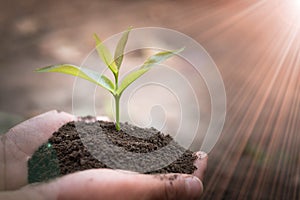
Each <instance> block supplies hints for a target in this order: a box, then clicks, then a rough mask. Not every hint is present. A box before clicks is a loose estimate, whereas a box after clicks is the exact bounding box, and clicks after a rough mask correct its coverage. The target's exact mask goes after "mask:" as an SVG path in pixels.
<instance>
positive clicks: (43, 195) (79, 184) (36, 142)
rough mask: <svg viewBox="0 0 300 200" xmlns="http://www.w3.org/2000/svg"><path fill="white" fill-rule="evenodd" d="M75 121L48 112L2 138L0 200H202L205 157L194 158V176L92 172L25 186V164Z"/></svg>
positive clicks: (71, 116)
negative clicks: (198, 198) (69, 123)
mask: <svg viewBox="0 0 300 200" xmlns="http://www.w3.org/2000/svg"><path fill="white" fill-rule="evenodd" d="M75 119H76V118H75V117H74V116H73V115H70V114H68V113H64V112H57V111H50V112H47V113H44V114H42V115H39V116H36V117H34V118H32V119H29V120H27V121H25V122H23V123H21V124H19V125H17V126H15V127H14V128H12V129H11V130H10V131H8V133H6V134H5V135H2V136H1V138H0V191H1V190H2V192H0V199H24V200H26V199H37V200H39V199H41V200H44V199H49V200H52V199H53V200H54V199H73V200H76V199H123V200H126V199H131V200H134V199H139V200H143V199H193V198H197V197H199V196H200V195H201V193H202V190H203V185H202V182H201V180H203V176H204V172H205V169H206V164H207V156H206V154H204V153H200V152H197V156H198V159H197V160H196V161H195V163H194V164H195V165H196V167H197V168H198V169H197V170H196V171H195V172H194V174H193V175H187V174H160V175H145V174H139V173H135V172H130V171H123V170H111V169H92V170H86V171H81V172H77V173H73V174H69V175H66V176H63V177H61V178H57V179H54V180H52V181H50V182H47V183H39V184H30V185H28V183H27V160H28V159H29V158H30V156H31V155H32V154H33V153H34V151H35V150H36V149H37V148H38V147H39V146H40V145H41V144H43V143H44V142H46V141H47V140H48V138H49V137H51V134H52V133H53V132H54V131H56V130H57V129H58V128H59V127H60V126H62V125H63V124H64V123H67V122H69V121H72V120H75Z"/></svg>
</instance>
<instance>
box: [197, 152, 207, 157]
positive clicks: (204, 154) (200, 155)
mask: <svg viewBox="0 0 300 200" xmlns="http://www.w3.org/2000/svg"><path fill="white" fill-rule="evenodd" d="M197 154H198V157H199V158H200V159H203V158H205V157H206V156H207V153H205V152H204V151H199V152H198V153H197Z"/></svg>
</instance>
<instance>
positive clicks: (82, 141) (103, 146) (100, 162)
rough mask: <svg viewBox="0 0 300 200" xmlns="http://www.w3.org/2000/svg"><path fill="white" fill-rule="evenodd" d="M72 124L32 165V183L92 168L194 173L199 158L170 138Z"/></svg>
mask: <svg viewBox="0 0 300 200" xmlns="http://www.w3.org/2000/svg"><path fill="white" fill-rule="evenodd" d="M121 127H122V129H121V130H120V131H116V129H115V126H114V123H112V122H104V121H96V122H89V123H87V122H84V120H83V121H77V122H69V123H67V124H65V125H63V126H62V127H61V128H60V129H59V130H58V131H57V132H55V133H53V136H52V137H51V138H50V139H49V140H48V143H45V144H43V145H42V146H40V148H39V149H38V150H37V151H36V152H35V153H34V155H33V156H32V157H31V159H30V160H29V161H28V181H29V182H30V183H32V182H40V181H46V180H48V179H51V178H54V177H58V176H61V175H65V174H69V173H73V172H76V171H81V170H86V169H92V168H118V169H125V170H132V171H138V172H142V173H146V174H157V173H170V172H171V173H187V174H191V173H193V172H194V170H195V169H196V167H195V166H194V165H193V162H194V160H195V159H196V156H195V155H193V152H191V151H189V150H186V149H184V148H183V147H181V146H180V145H179V144H177V143H176V142H175V141H174V140H173V139H172V138H171V136H169V135H164V134H162V133H161V132H160V131H158V130H156V129H154V128H147V129H142V128H139V127H136V126H133V125H130V124H128V123H125V124H122V125H121Z"/></svg>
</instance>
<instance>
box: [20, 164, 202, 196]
mask: <svg viewBox="0 0 300 200" xmlns="http://www.w3.org/2000/svg"><path fill="white" fill-rule="evenodd" d="M202 188H203V187H202V183H201V181H200V180H199V179H198V178H197V177H195V176H192V175H184V174H165V175H144V174H134V173H124V172H120V171H115V170H109V169H98V170H86V171H82V172H78V173H74V174H70V175H67V176H64V177H62V178H60V179H57V180H56V181H53V182H51V183H48V184H43V185H40V186H35V187H32V186H30V187H25V188H24V189H22V191H23V195H22V194H19V195H22V196H23V199H26V198H25V196H26V195H27V196H29V197H28V199H30V198H31V197H35V196H36V195H37V194H43V195H44V196H45V197H46V198H47V199H72V200H77V199H95V200H97V199H122V200H127V199H130V200H146V199H147V200H151V199H160V200H171V199H179V200H180V199H196V198H198V197H199V196H200V195H201V193H202ZM24 194H26V195H24Z"/></svg>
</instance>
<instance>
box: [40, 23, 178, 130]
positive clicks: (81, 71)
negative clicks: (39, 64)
mask: <svg viewBox="0 0 300 200" xmlns="http://www.w3.org/2000/svg"><path fill="white" fill-rule="evenodd" d="M130 31H131V27H130V28H128V29H127V30H126V31H124V32H123V34H122V37H121V39H120V40H119V42H118V44H117V47H116V50H115V54H114V57H112V55H111V53H110V52H109V50H108V49H107V47H106V46H105V45H104V44H103V42H102V41H101V40H100V39H99V37H98V36H97V35H96V34H94V39H95V41H96V49H97V52H98V55H99V57H100V58H101V60H102V61H103V62H104V63H105V65H106V66H107V67H108V68H109V69H110V71H111V72H112V73H113V75H114V79H115V80H114V82H113V81H111V80H110V79H109V78H108V77H106V76H105V75H102V74H99V73H97V72H95V71H92V70H90V69H87V68H84V67H78V66H75V65H72V64H58V65H51V66H48V67H43V68H39V69H36V70H35V71H36V72H59V73H63V74H69V75H73V76H78V77H80V78H83V79H86V80H88V81H90V82H92V83H95V84H97V85H99V86H101V87H103V88H105V89H106V90H108V91H109V92H110V93H111V94H112V95H113V97H114V100H115V108H116V109H115V111H116V113H115V116H116V124H115V125H116V130H118V131H119V130H120V98H121V96H122V93H123V92H124V90H125V89H126V88H127V87H128V86H129V85H130V84H131V83H132V82H134V81H135V80H136V79H138V78H139V77H141V76H142V75H143V74H145V73H146V72H147V71H149V70H150V69H151V68H152V67H153V66H154V65H156V64H159V63H161V62H164V61H165V60H167V59H168V58H170V57H172V56H173V55H175V54H177V53H179V52H181V51H182V50H183V48H181V49H178V50H174V51H161V52H159V53H156V54H154V55H152V56H150V57H149V58H148V59H147V60H146V61H145V62H144V64H143V65H142V66H141V67H140V68H139V69H137V70H134V71H132V72H130V73H129V74H128V75H127V76H125V78H124V79H123V80H122V81H121V83H120V84H119V70H120V67H121V64H122V61H123V56H124V49H125V46H126V43H127V40H128V35H129V32H130Z"/></svg>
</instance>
